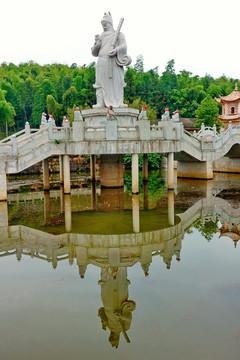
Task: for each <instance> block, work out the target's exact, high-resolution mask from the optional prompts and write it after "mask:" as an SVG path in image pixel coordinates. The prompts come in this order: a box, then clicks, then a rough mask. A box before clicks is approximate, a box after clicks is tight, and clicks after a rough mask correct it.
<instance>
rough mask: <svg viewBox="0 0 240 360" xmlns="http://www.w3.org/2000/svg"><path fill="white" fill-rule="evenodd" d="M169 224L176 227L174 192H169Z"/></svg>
mask: <svg viewBox="0 0 240 360" xmlns="http://www.w3.org/2000/svg"><path fill="white" fill-rule="evenodd" d="M168 224H169V225H170V226H173V225H174V190H169V191H168Z"/></svg>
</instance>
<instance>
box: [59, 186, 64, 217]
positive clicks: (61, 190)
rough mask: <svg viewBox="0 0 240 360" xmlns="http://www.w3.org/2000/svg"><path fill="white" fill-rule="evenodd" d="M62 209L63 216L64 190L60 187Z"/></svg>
mask: <svg viewBox="0 0 240 360" xmlns="http://www.w3.org/2000/svg"><path fill="white" fill-rule="evenodd" d="M60 208H61V213H62V214H63V212H64V188H63V185H60Z"/></svg>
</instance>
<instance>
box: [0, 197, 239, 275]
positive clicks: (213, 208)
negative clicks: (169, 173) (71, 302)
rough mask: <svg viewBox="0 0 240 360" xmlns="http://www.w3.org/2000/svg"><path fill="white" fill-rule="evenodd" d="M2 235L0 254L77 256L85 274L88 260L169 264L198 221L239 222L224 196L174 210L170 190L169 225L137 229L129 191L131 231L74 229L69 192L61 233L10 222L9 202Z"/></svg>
mask: <svg viewBox="0 0 240 360" xmlns="http://www.w3.org/2000/svg"><path fill="white" fill-rule="evenodd" d="M44 204H45V208H44V210H45V214H44V221H46V222H47V221H48V217H49V216H50V212H49V204H50V199H49V194H48V193H47V194H45V202H44ZM0 211H1V225H2V227H1V240H0V253H1V255H0V256H8V255H13V254H15V255H16V257H17V259H18V260H21V257H22V255H30V256H32V257H35V258H39V259H42V260H46V261H48V262H51V263H52V265H53V267H54V268H56V266H57V262H58V261H64V260H66V259H68V260H69V262H70V263H73V261H74V259H76V260H77V264H78V266H79V273H80V275H81V277H84V274H85V271H86V268H87V266H88V264H93V265H95V266H99V267H101V268H103V267H128V266H133V265H134V264H136V263H137V262H139V263H140V264H141V266H142V268H143V269H144V272H145V274H147V273H148V271H149V266H150V264H151V262H152V257H153V256H160V257H162V259H163V262H164V263H165V264H166V266H167V267H168V268H170V265H171V261H172V258H173V257H174V255H175V256H176V258H177V260H179V259H180V251H181V242H182V239H183V237H184V232H185V230H186V229H188V228H189V227H191V226H192V225H193V224H194V223H195V222H196V221H200V222H201V223H202V224H203V223H205V222H208V221H213V222H216V221H217V220H219V221H220V222H221V223H222V224H225V225H224V226H225V227H224V228H225V230H226V231H225V232H228V233H229V232H230V230H231V228H233V227H234V226H235V227H236V226H238V225H239V224H240V215H239V209H234V208H232V206H231V205H230V204H229V203H228V202H227V201H225V200H223V199H221V198H218V197H214V196H210V197H208V198H203V199H200V200H198V201H197V202H196V203H195V204H194V205H192V206H191V207H190V208H189V209H188V210H186V211H185V212H182V213H180V214H177V215H176V214H174V193H173V192H172V191H169V192H168V215H167V216H168V226H167V227H166V228H162V229H159V230H154V231H145V232H140V225H141V224H140V221H141V220H140V219H141V217H140V213H141V210H140V209H139V197H138V195H133V196H132V233H124V234H111V235H110V234H78V233H72V232H71V229H72V224H71V222H72V212H71V196H69V195H64V222H65V230H66V232H65V233H63V234H59V235H54V234H49V233H47V232H44V231H40V230H37V229H33V228H30V227H26V226H23V225H12V226H7V225H8V214H7V211H8V210H7V204H6V203H5V202H3V203H0Z"/></svg>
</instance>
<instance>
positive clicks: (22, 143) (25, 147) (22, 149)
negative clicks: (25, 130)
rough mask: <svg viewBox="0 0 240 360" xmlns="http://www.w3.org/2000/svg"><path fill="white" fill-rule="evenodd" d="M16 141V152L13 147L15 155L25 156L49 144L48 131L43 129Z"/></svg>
mask: <svg viewBox="0 0 240 360" xmlns="http://www.w3.org/2000/svg"><path fill="white" fill-rule="evenodd" d="M16 140H17V141H16V150H15V151H14V146H13V155H25V154H27V153H29V151H32V150H34V149H35V148H37V147H40V146H42V145H44V144H46V143H47V142H48V140H49V136H48V129H47V127H46V128H41V129H40V130H38V131H37V132H36V133H32V134H30V135H28V136H26V137H24V138H20V139H16Z"/></svg>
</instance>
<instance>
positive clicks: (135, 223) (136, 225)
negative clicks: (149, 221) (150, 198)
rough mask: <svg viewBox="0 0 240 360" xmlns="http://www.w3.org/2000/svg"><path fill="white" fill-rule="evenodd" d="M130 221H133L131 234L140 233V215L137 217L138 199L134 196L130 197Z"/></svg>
mask: <svg viewBox="0 0 240 360" xmlns="http://www.w3.org/2000/svg"><path fill="white" fill-rule="evenodd" d="M132 219H133V232H135V233H138V232H139V231H140V215H139V197H138V195H136V194H133V195H132Z"/></svg>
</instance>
